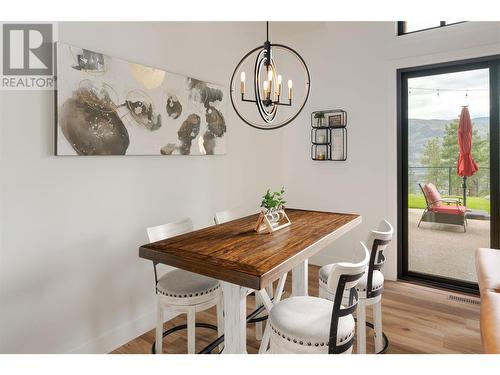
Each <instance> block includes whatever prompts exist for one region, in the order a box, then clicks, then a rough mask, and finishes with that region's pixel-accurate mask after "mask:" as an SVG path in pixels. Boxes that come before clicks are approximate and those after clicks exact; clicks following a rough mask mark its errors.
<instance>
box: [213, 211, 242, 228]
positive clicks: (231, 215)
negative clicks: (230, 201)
mask: <svg viewBox="0 0 500 375" xmlns="http://www.w3.org/2000/svg"><path fill="white" fill-rule="evenodd" d="M248 214H249V210H246V209H244V208H241V207H234V208H232V209H230V210H225V211H218V212H216V213H215V215H214V221H215V224H224V223H227V222H228V221H232V220H236V219H240V218H242V217H245V216H247V215H248Z"/></svg>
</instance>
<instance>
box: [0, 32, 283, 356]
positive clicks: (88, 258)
mask: <svg viewBox="0 0 500 375" xmlns="http://www.w3.org/2000/svg"><path fill="white" fill-rule="evenodd" d="M260 26H261V25H256V24H254V23H246V24H235V23H62V24H59V40H60V41H62V42H67V43H72V44H74V45H77V46H81V47H87V48H89V49H92V50H97V51H101V52H104V53H106V54H109V55H112V56H116V57H120V58H124V59H128V60H131V61H135V62H140V63H144V64H147V65H151V66H155V67H160V68H165V69H167V70H169V71H172V72H176V73H181V74H186V75H189V76H193V77H197V78H200V79H205V80H209V81H212V82H217V83H220V84H224V85H226V87H229V79H230V72H232V69H233V68H234V66H235V65H236V63H237V62H238V60H239V59H240V58H241V56H240V55H241V54H242V52H243V51H245V50H248V49H250V48H251V47H254V45H255V44H256V40H255V35H256V30H257V29H258V30H259V31H261V27H260ZM257 35H259V34H257ZM53 107H54V104H53V93H50V92H41V91H38V92H0V119H1V121H0V142H1V143H0V171H1V177H0V178H1V183H0V187H1V192H0V205H1V206H0V228H1V232H0V352H1V353H21V352H22V353H24V352H37V353H51V352H57V353H61V352H72V351H76V352H106V351H110V350H112V349H114V348H115V347H116V346H119V345H121V344H123V343H124V342H127V341H129V340H131V339H132V338H134V337H136V336H138V335H139V334H141V333H143V332H144V331H145V330H147V329H150V328H152V327H153V326H154V323H153V322H154V316H155V315H154V314H153V311H154V304H153V295H154V288H153V273H152V266H151V263H150V262H148V261H145V260H140V259H139V258H138V247H139V246H140V245H141V244H144V243H146V242H147V240H146V234H145V228H146V227H147V226H151V225H156V224H161V223H164V222H168V221H171V220H175V219H179V218H181V217H184V216H190V217H192V219H193V221H194V224H195V226H196V227H202V226H207V225H211V224H212V223H213V221H212V220H213V219H212V215H213V213H214V211H216V210H220V209H224V208H227V207H232V206H234V205H246V206H254V207H258V205H259V204H260V197H261V195H262V194H263V192H264V191H265V189H266V188H267V187H268V186H269V187H279V186H281V183H282V181H283V177H282V171H281V168H276V169H271V168H266V167H262V166H263V165H266V164H265V161H266V160H268V159H272V160H274V161H276V163H278V164H280V163H281V161H280V157H281V154H280V151H279V150H280V142H281V137H280V132H266V133H265V134H264V133H262V132H257V131H255V130H254V129H252V128H250V127H249V126H247V125H244V124H243V123H242V122H241V121H240V120H238V119H237V117H236V115H235V114H234V112H233V110H232V108H231V107H230V104H229V106H228V111H227V113H228V116H227V118H226V121H227V124H228V133H227V155H225V156H213V157H156V156H151V157H148V156H137V157H134V156H127V157H55V156H54V151H53V150H54V140H53V138H54V136H53V135H54V109H53ZM276 149H277V151H276V152H274V153H273V150H276Z"/></svg>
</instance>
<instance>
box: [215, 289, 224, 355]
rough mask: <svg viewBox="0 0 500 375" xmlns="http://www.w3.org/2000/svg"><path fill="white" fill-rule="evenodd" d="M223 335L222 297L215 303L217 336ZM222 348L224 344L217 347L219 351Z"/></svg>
mask: <svg viewBox="0 0 500 375" xmlns="http://www.w3.org/2000/svg"><path fill="white" fill-rule="evenodd" d="M223 334H224V304H223V301H222V296H221V297H220V300H219V302H217V335H218V336H219V337H221V336H222V335H223ZM223 348H224V343H221V344H220V345H219V351H221V350H222V349H223Z"/></svg>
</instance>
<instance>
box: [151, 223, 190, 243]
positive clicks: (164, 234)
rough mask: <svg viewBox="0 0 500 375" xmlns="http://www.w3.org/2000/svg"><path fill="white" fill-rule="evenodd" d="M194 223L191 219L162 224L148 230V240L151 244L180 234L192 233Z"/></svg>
mask: <svg viewBox="0 0 500 375" xmlns="http://www.w3.org/2000/svg"><path fill="white" fill-rule="evenodd" d="M192 230H193V222H192V221H191V219H189V218H185V219H181V220H178V221H174V222H172V223H167V224H162V225H158V226H155V227H149V228H147V230H146V231H147V233H148V238H149V241H151V242H156V241H161V240H164V239H167V238H170V237H175V236H178V235H180V234H184V233H187V232H191V231H192Z"/></svg>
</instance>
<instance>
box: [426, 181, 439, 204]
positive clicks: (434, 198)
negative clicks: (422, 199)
mask: <svg viewBox="0 0 500 375" xmlns="http://www.w3.org/2000/svg"><path fill="white" fill-rule="evenodd" d="M422 188H423V190H424V194H425V196H426V197H427V201H428V202H429V204H430V205H431V206H432V207H437V206H441V194H439V191H438V189H436V186H435V185H434V184H433V183H432V182H429V183H427V184H425V185H424V186H423V187H422Z"/></svg>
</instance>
